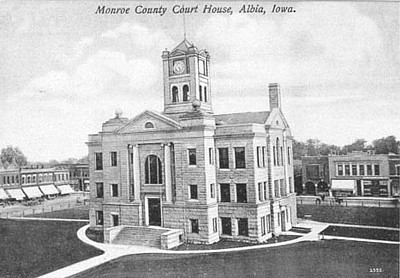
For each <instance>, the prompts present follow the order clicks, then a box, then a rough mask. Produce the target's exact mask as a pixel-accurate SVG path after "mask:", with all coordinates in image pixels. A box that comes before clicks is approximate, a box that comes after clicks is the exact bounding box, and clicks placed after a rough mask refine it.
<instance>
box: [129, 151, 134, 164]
mask: <svg viewBox="0 0 400 278" xmlns="http://www.w3.org/2000/svg"><path fill="white" fill-rule="evenodd" d="M129 161H130V163H131V164H133V153H129Z"/></svg>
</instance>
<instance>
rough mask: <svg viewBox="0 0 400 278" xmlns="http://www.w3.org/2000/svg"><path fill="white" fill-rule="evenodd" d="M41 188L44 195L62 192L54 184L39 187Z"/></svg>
mask: <svg viewBox="0 0 400 278" xmlns="http://www.w3.org/2000/svg"><path fill="white" fill-rule="evenodd" d="M39 188H40V190H41V191H42V192H43V194H44V195H57V194H60V192H59V191H58V190H57V188H56V187H55V186H54V185H53V184H49V185H41V186H39Z"/></svg>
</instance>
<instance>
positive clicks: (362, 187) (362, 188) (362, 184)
mask: <svg viewBox="0 0 400 278" xmlns="http://www.w3.org/2000/svg"><path fill="white" fill-rule="evenodd" d="M360 183H361V196H364V181H363V180H361V181H360Z"/></svg>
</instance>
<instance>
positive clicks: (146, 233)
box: [112, 227, 165, 248]
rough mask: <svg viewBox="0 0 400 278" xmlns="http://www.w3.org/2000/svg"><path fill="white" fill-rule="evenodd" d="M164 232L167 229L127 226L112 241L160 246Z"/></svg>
mask: <svg viewBox="0 0 400 278" xmlns="http://www.w3.org/2000/svg"><path fill="white" fill-rule="evenodd" d="M163 233H165V230H160V229H152V228H132V227H125V228H123V229H122V230H121V231H120V232H119V233H118V235H117V236H116V237H115V239H114V240H113V241H112V243H113V244H124V245H141V246H149V247H157V248H160V247H161V234H163Z"/></svg>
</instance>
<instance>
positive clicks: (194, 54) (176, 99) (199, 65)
mask: <svg viewBox="0 0 400 278" xmlns="http://www.w3.org/2000/svg"><path fill="white" fill-rule="evenodd" d="M162 59H163V75H164V113H165V114H169V115H171V116H172V117H174V116H178V117H179V116H180V115H181V114H184V113H187V112H190V111H192V110H193V103H194V102H196V105H197V106H198V105H200V110H202V111H205V112H209V113H212V105H211V103H212V102H211V90H210V89H211V88H210V81H209V74H210V55H209V54H208V52H207V51H206V50H198V48H197V47H196V46H194V45H193V44H192V43H190V42H188V41H187V40H186V39H185V40H183V41H182V42H181V43H180V44H178V46H176V47H175V48H174V49H173V50H172V51H168V50H165V51H163V53H162Z"/></svg>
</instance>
